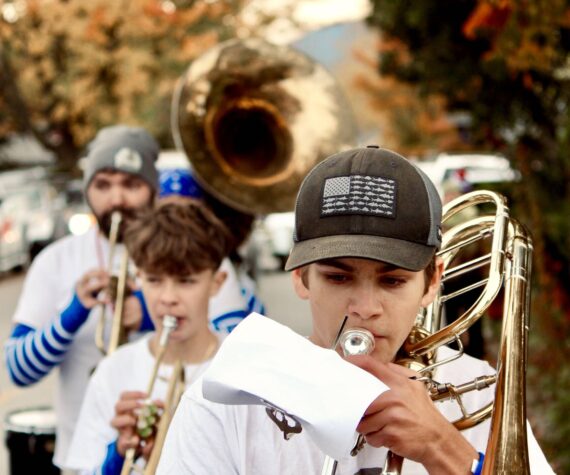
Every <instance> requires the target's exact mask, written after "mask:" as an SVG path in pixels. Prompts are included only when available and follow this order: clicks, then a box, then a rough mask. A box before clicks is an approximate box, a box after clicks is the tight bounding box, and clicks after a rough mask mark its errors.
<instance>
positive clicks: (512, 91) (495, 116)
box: [369, 0, 570, 473]
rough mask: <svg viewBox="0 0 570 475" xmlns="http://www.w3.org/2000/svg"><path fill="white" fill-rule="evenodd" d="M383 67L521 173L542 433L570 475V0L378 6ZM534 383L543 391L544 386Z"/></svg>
mask: <svg viewBox="0 0 570 475" xmlns="http://www.w3.org/2000/svg"><path fill="white" fill-rule="evenodd" d="M372 4H373V13H372V15H371V17H370V19H369V21H370V24H371V25H373V26H374V27H376V28H378V30H379V33H380V37H381V40H382V41H383V48H382V50H381V51H380V53H379V55H378V62H379V72H380V74H381V76H382V77H384V78H390V79H392V80H394V81H397V82H399V83H403V84H406V85H407V86H409V87H411V88H413V90H414V92H417V93H419V94H420V95H421V96H422V97H424V98H430V97H437V98H440V100H442V101H443V103H444V104H445V108H446V110H447V113H448V114H450V116H452V117H453V115H454V114H462V115H463V116H466V117H468V118H469V127H468V128H466V129H465V130H463V134H462V140H463V143H464V146H465V147H467V148H469V149H472V150H478V151H479V150H490V151H494V152H502V153H504V154H505V155H506V156H508V157H509V158H510V159H511V162H512V164H513V166H514V167H515V168H516V169H518V170H519V171H520V172H521V174H522V180H521V182H520V183H518V184H516V185H515V187H514V189H513V190H512V196H511V198H512V199H511V204H512V207H513V214H514V215H515V216H516V217H517V218H519V219H520V220H521V221H523V222H524V223H525V224H527V225H528V227H529V228H530V229H531V231H532V234H533V237H534V244H535V259H534V279H533V280H534V283H535V292H534V294H533V302H534V304H533V309H532V330H531V351H530V358H531V360H530V361H531V367H530V378H531V379H530V381H531V383H532V384H531V385H530V388H531V399H532V404H531V405H530V407H531V411H532V408H533V407H534V408H535V411H536V412H535V413H539V412H541V413H542V416H543V417H541V420H542V421H543V423H544V425H543V426H542V427H540V428H539V432H540V435H541V436H542V438H543V441H544V443H545V445H546V446H547V448H549V449H550V451H551V452H550V455H551V458H552V459H553V460H554V461H555V462H556V463H557V464H558V467H559V469H560V470H561V473H562V472H568V471H570V458H569V457H568V450H567V440H568V437H569V436H570V424H569V423H568V418H567V416H566V414H567V413H568V411H569V410H570V397H569V396H568V394H570V391H569V389H570V366H569V364H568V362H567V357H566V355H567V354H568V349H569V346H568V345H569V344H568V334H569V331H570V299H569V297H568V296H569V295H570V220H569V219H568V216H570V110H569V104H570V2H569V1H568V0H425V1H421V2H414V1H411V0H372ZM534 388H540V389H539V390H534Z"/></svg>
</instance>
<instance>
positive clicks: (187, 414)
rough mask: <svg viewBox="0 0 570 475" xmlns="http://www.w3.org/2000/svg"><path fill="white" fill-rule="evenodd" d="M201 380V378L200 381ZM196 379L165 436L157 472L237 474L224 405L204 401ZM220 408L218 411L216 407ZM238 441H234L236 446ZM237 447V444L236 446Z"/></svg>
mask: <svg viewBox="0 0 570 475" xmlns="http://www.w3.org/2000/svg"><path fill="white" fill-rule="evenodd" d="M199 381H200V380H199ZM199 381H197V382H196V384H194V385H193V387H192V388H190V389H189V390H188V391H187V392H186V393H185V394H184V396H183V397H182V400H181V401H180V403H179V405H178V408H177V409H176V413H175V415H174V418H173V419H172V422H171V424H170V427H169V429H168V434H167V436H166V441H165V444H164V447H163V450H162V453H161V457H160V462H159V465H158V470H157V472H156V473H157V475H167V474H168V475H182V474H191V475H232V474H238V473H239V471H238V469H237V468H236V466H235V464H234V462H233V460H232V458H233V457H232V452H233V450H232V447H230V444H229V441H228V437H227V435H226V430H225V429H227V426H228V425H230V426H231V425H232V424H230V423H229V421H224V413H225V412H226V411H225V410H224V408H223V407H222V406H221V405H219V404H214V403H210V402H209V401H205V400H204V399H203V398H202V397H200V394H201V384H200V382H199ZM218 408H219V409H221V410H220V411H219V412H218V411H217V409H218ZM235 444H237V440H236V441H234V445H235ZM234 448H235V447H234Z"/></svg>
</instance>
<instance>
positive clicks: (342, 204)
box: [321, 175, 396, 218]
mask: <svg viewBox="0 0 570 475" xmlns="http://www.w3.org/2000/svg"><path fill="white" fill-rule="evenodd" d="M350 214H366V215H373V216H382V217H384V218H395V217H396V181H395V180H393V179H391V178H383V177H379V176H369V175H350V176H339V177H334V178H327V179H326V180H325V186H324V189H323V198H322V202H321V216H323V217H324V216H334V215H350Z"/></svg>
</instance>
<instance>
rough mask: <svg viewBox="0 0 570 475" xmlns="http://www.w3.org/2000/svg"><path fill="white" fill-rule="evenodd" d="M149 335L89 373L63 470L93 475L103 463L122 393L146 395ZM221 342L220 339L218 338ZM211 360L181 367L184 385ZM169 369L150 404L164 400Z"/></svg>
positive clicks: (150, 361) (151, 359)
mask: <svg viewBox="0 0 570 475" xmlns="http://www.w3.org/2000/svg"><path fill="white" fill-rule="evenodd" d="M150 336H151V335H150V334H149V335H148V336H145V337H144V338H141V339H139V340H137V341H136V342H133V343H129V344H126V345H123V346H121V347H120V348H119V349H117V351H115V352H114V353H113V354H111V355H109V356H108V357H106V358H103V360H101V362H100V363H99V365H98V366H97V369H96V370H95V372H94V373H93V376H92V377H91V379H90V381H89V385H88V387H87V391H86V393H85V398H84V400H83V404H82V407H81V411H80V413H79V418H78V420H77V426H76V428H75V432H74V434H73V439H72V442H71V445H70V447H69V451H68V454H67V459H66V461H65V464H64V466H65V467H66V468H68V469H72V470H79V471H81V472H86V473H93V472H94V471H95V470H96V469H98V468H99V467H100V466H101V465H102V464H103V462H104V460H105V455H106V453H107V446H108V445H109V444H110V443H111V442H113V441H115V440H116V439H117V437H118V434H117V431H116V430H115V429H113V427H111V419H112V418H113V417H114V415H115V404H116V403H117V402H118V401H119V398H120V395H121V393H122V392H123V391H146V389H147V387H148V383H149V380H150V377H151V374H152V370H153V368H154V364H155V358H154V356H153V355H152V353H151V352H150V348H149V339H150ZM219 338H221V337H219ZM210 362H211V358H210V359H208V360H206V361H203V362H201V363H199V364H189V365H186V366H185V367H184V373H185V381H186V384H187V385H190V384H192V381H195V380H196V378H198V377H199V376H200V375H201V374H202V373H203V372H204V371H205V370H206V368H207V367H208V366H209V364H210ZM172 369H173V367H172V366H167V365H161V366H160V368H159V370H158V376H157V379H156V381H155V384H154V388H153V393H152V395H151V396H150V399H151V400H155V399H160V400H164V399H165V397H166V393H167V388H168V382H169V379H170V376H171V374H172Z"/></svg>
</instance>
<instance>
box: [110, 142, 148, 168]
mask: <svg viewBox="0 0 570 475" xmlns="http://www.w3.org/2000/svg"><path fill="white" fill-rule="evenodd" d="M113 161H114V166H115V168H117V169H119V170H127V171H133V172H138V171H140V169H141V168H142V165H143V161H142V157H141V156H140V153H138V152H137V151H136V150H133V149H132V148H128V147H123V148H122V149H120V150H119V151H118V152H117V153H116V154H115V157H114V160H113Z"/></svg>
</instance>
